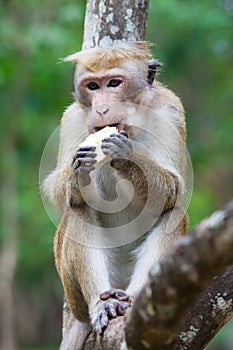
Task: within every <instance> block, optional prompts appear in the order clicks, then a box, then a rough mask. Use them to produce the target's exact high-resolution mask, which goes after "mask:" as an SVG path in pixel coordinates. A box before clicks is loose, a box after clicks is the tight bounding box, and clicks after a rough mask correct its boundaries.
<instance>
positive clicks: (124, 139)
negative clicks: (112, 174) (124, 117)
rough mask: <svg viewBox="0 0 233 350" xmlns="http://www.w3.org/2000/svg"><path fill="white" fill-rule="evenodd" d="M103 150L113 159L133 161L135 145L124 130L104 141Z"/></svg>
mask: <svg viewBox="0 0 233 350" xmlns="http://www.w3.org/2000/svg"><path fill="white" fill-rule="evenodd" d="M101 148H102V151H103V153H104V154H106V155H109V156H110V157H111V158H113V159H131V158H132V155H133V145H132V143H131V141H130V140H129V139H128V135H127V133H126V131H124V130H122V131H120V133H119V134H115V133H114V134H111V135H110V136H109V137H106V138H105V139H103V141H102V145H101Z"/></svg>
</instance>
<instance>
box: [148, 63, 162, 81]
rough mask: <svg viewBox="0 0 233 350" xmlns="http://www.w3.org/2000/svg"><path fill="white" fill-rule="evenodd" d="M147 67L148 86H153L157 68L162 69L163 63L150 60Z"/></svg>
mask: <svg viewBox="0 0 233 350" xmlns="http://www.w3.org/2000/svg"><path fill="white" fill-rule="evenodd" d="M147 65H148V74H147V82H148V84H150V85H152V84H153V82H154V80H155V74H156V69H157V67H161V66H162V63H160V62H159V61H157V60H155V59H153V60H150V61H149V62H148V63H147Z"/></svg>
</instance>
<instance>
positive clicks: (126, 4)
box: [83, 0, 149, 49]
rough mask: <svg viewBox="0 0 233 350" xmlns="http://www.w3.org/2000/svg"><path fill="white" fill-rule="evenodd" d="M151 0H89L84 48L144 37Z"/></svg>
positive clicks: (110, 44)
mask: <svg viewBox="0 0 233 350" xmlns="http://www.w3.org/2000/svg"><path fill="white" fill-rule="evenodd" d="M148 2H149V0H136V1H134V0H126V1H114V0H89V1H87V6H86V17H85V27H84V38H83V49H89V48H91V47H96V46H100V47H109V46H112V45H113V43H114V44H117V43H118V42H122V41H135V40H143V39H144V38H145V32H146V22H147V14H148Z"/></svg>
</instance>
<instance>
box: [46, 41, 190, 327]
mask: <svg viewBox="0 0 233 350" xmlns="http://www.w3.org/2000/svg"><path fill="white" fill-rule="evenodd" d="M65 61H70V62H74V63H75V64H76V70H75V75H74V97H75V102H74V103H73V104H72V105H71V106H70V107H68V109H67V110H66V111H65V113H64V115H63V118H62V121H61V130H60V147H59V154H58V161H57V167H56V169H55V170H54V171H53V172H52V173H51V174H50V175H49V176H48V177H47V178H46V179H45V181H44V191H45V193H46V195H47V196H48V198H49V199H50V201H51V202H52V203H54V205H55V206H56V207H57V208H58V209H59V210H60V211H61V213H62V219H61V222H60V224H59V226H58V229H57V232H56V237H55V259H56V266H57V270H58V273H59V275H60V278H61V280H62V283H63V287H64V291H65V295H66V299H67V302H68V305H69V307H70V309H71V311H72V313H73V314H74V316H75V317H76V318H77V319H78V320H79V321H81V322H84V323H85V322H86V323H88V324H91V325H92V327H93V329H94V330H95V331H97V332H99V333H102V332H103V331H104V329H105V328H106V327H107V325H108V322H109V320H110V319H111V318H114V317H117V316H120V315H124V314H125V312H126V310H127V309H128V308H129V307H130V306H131V304H132V302H133V299H134V298H135V297H136V296H137V295H138V293H139V291H140V290H141V288H142V287H143V285H144V283H145V282H146V279H147V275H148V272H149V270H150V268H151V267H152V265H153V264H154V263H155V262H156V261H157V260H158V259H159V258H160V257H161V256H163V255H164V254H165V253H166V251H167V250H168V248H169V247H170V246H171V245H172V243H173V242H174V241H175V240H176V239H177V238H178V237H179V236H181V235H182V234H185V232H186V229H187V218H186V215H185V214H184V213H183V211H182V209H181V202H182V194H183V191H184V176H185V142H186V129H185V119H184V112H183V107H182V104H181V102H180V100H179V98H178V97H176V96H175V95H174V93H173V92H171V91H170V90H169V89H167V88H166V87H164V86H163V85H162V84H161V83H159V82H158V81H156V80H154V77H155V71H156V67H157V66H158V65H160V64H159V63H158V62H157V61H156V60H153V59H152V55H151V53H150V49H149V46H148V44H147V43H145V42H130V43H122V44H119V45H118V46H115V47H112V48H109V49H102V48H93V49H89V50H86V51H81V52H78V53H75V54H73V55H71V56H68V57H67V58H66V59H65ZM107 126H108V127H110V129H109V133H106V135H104V134H102V138H101V136H100V139H99V141H98V144H99V145H100V146H98V147H99V150H97V143H96V142H97V141H96V140H97V139H98V137H96V138H95V134H96V136H98V135H99V134H98V132H100V131H101V130H103V129H104V128H105V127H107ZM111 128H113V130H114V131H113V132H112V129H111ZM92 134H93V136H94V138H93V139H92V137H89V138H88V139H87V141H85V143H84V145H81V146H80V144H81V143H82V142H83V141H84V140H85V138H86V137H87V136H88V135H92ZM99 152H102V154H103V155H104V156H105V157H104V160H103V159H102V158H101V156H100V160H99V159H97V156H99Z"/></svg>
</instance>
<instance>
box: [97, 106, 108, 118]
mask: <svg viewBox="0 0 233 350" xmlns="http://www.w3.org/2000/svg"><path fill="white" fill-rule="evenodd" d="M108 112H109V108H105V109H104V110H103V111H99V110H96V113H97V114H99V115H100V116H101V117H102V116H104V115H105V114H107V113H108Z"/></svg>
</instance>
